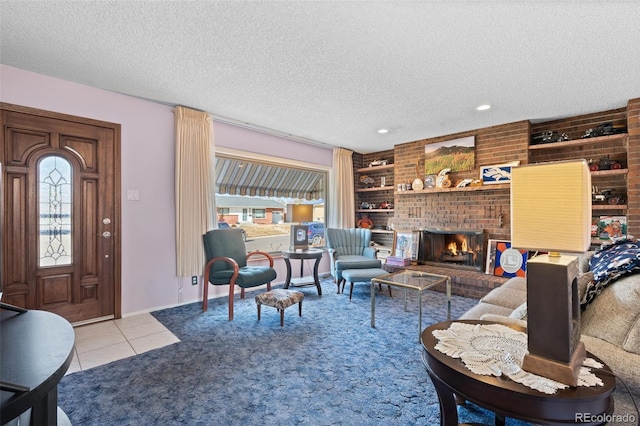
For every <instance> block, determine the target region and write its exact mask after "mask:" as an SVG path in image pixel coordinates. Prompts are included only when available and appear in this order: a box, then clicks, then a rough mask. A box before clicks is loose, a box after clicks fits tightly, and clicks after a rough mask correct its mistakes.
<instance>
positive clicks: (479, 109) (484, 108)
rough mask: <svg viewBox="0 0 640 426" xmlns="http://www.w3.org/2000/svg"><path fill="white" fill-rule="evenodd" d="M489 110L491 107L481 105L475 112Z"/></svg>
mask: <svg viewBox="0 0 640 426" xmlns="http://www.w3.org/2000/svg"><path fill="white" fill-rule="evenodd" d="M490 108H491V105H489V104H482V105H480V106H479V107H478V108H476V110H478V111H486V110H488V109H490Z"/></svg>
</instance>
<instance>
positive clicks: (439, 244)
mask: <svg viewBox="0 0 640 426" xmlns="http://www.w3.org/2000/svg"><path fill="white" fill-rule="evenodd" d="M485 240H486V232H485V231H483V230H469V229H439V228H434V229H422V230H420V233H419V241H418V256H417V261H418V264H422V265H433V266H442V267H450V268H456V269H466V270H472V271H483V270H484V263H485V262H484V260H485V251H486V244H485Z"/></svg>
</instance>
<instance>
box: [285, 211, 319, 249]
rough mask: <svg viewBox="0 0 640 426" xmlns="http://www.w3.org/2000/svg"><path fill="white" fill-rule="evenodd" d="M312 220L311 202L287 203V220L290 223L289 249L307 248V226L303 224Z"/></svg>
mask: <svg viewBox="0 0 640 426" xmlns="http://www.w3.org/2000/svg"><path fill="white" fill-rule="evenodd" d="M312 220H313V205H312V204H287V221H288V222H293V223H295V224H294V225H291V250H307V249H308V248H309V236H308V232H309V227H308V226H307V225H303V223H305V222H311V221H312Z"/></svg>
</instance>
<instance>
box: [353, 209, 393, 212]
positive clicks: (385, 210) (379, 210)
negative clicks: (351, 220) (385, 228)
mask: <svg viewBox="0 0 640 426" xmlns="http://www.w3.org/2000/svg"><path fill="white" fill-rule="evenodd" d="M356 212H358V213H387V212H389V213H393V209H356Z"/></svg>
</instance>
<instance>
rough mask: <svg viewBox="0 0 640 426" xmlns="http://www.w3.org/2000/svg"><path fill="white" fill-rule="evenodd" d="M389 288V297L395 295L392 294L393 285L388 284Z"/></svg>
mask: <svg viewBox="0 0 640 426" xmlns="http://www.w3.org/2000/svg"><path fill="white" fill-rule="evenodd" d="M387 288H388V289H389V297H393V295H392V294H391V286H390V285H388V286H387Z"/></svg>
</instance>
